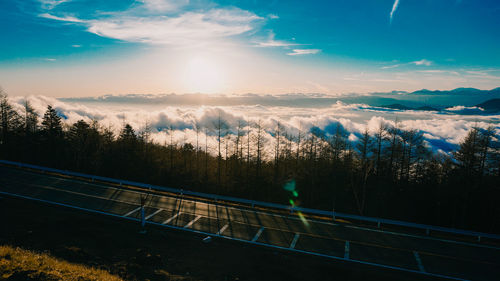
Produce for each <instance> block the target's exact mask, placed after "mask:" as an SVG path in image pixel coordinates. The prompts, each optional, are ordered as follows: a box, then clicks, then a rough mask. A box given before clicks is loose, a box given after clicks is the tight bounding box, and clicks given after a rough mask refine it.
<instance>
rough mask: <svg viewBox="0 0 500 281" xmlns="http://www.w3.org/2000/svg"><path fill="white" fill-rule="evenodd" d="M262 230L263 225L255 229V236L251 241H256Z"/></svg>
mask: <svg viewBox="0 0 500 281" xmlns="http://www.w3.org/2000/svg"><path fill="white" fill-rule="evenodd" d="M262 231H264V227H261V228H260V229H259V231H257V233H255V236H254V237H253V239H252V242H255V241H257V239H259V236H260V235H261V234H262Z"/></svg>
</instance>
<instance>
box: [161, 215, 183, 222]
mask: <svg viewBox="0 0 500 281" xmlns="http://www.w3.org/2000/svg"><path fill="white" fill-rule="evenodd" d="M180 214H182V212H178V213H177V214H175V215H173V216H171V217H170V218H169V219H167V220H166V221H164V222H163V223H162V224H167V223H169V222H171V221H172V220H173V219H175V218H176V217H177V216H178V215H180Z"/></svg>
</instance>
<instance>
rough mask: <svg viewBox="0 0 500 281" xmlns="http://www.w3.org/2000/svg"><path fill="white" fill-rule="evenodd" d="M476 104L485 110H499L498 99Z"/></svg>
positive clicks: (499, 103) (499, 102)
mask: <svg viewBox="0 0 500 281" xmlns="http://www.w3.org/2000/svg"><path fill="white" fill-rule="evenodd" d="M476 106H477V107H481V108H483V109H484V110H486V111H490V112H500V99H491V100H487V101H485V102H483V103H480V104H478V105H476Z"/></svg>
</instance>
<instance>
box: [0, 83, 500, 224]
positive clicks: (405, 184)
mask: <svg viewBox="0 0 500 281" xmlns="http://www.w3.org/2000/svg"><path fill="white" fill-rule="evenodd" d="M0 122H1V124H0V158H2V159H8V160H14V161H22V162H27V163H34V164H39V165H45V166H50V167H54V168H60V169H66V170H73V171H79V172H84V173H90V174H96V175H102V176H107V177H114V178H121V179H128V180H134V181H141V182H147V183H151V184H157V185H164V186H171V187H176V188H184V189H189V190H193V191H201V192H209V193H217V194H223V195H230V196H236V197H244V198H248V199H254V200H263V201H271V202H276V203H281V204H293V205H299V206H304V207H309V208H316V209H323V210H335V211H338V212H345V213H356V214H360V215H365V216H377V217H384V218H392V219H400V220H406V221H414V222H420V223H427V224H434V225H441V226H447V227H457V228H466V229H473V230H479V231H487V232H496V233H499V232H500V206H499V204H498V199H499V198H500V197H499V195H500V184H499V183H500V148H499V145H498V139H499V136H498V135H495V131H494V128H493V127H490V128H487V129H481V128H479V127H473V128H472V129H470V130H469V132H468V133H467V136H466V137H465V138H464V139H463V140H462V142H461V143H460V144H459V146H458V147H457V149H456V151H453V152H452V153H451V154H444V153H436V152H433V151H431V150H430V149H429V148H428V146H427V145H426V144H425V142H424V138H423V135H422V132H420V131H418V130H403V129H402V128H401V127H400V126H399V122H397V121H396V122H395V124H394V125H385V124H383V123H380V126H379V127H378V128H377V129H376V131H372V132H370V131H369V130H368V129H366V130H365V131H364V132H363V134H362V135H361V136H360V138H359V139H358V140H357V141H350V140H349V138H348V133H347V132H346V131H345V130H343V128H342V126H340V125H338V126H337V127H336V130H335V132H334V133H333V134H326V133H325V132H324V131H322V130H320V129H318V128H312V129H311V130H309V131H304V132H299V133H298V134H295V135H292V134H291V133H290V132H287V130H286V129H285V128H284V127H283V126H282V125H281V124H280V123H279V122H278V123H277V125H276V126H275V128H273V129H272V131H270V132H269V130H267V131H266V130H265V128H264V127H263V125H262V123H261V122H260V121H258V122H248V123H245V122H243V121H239V122H238V125H237V127H236V128H235V129H234V132H232V133H230V132H229V128H228V125H227V123H226V122H225V121H224V120H223V118H221V117H220V116H219V118H218V120H217V121H215V122H214V123H213V124H212V126H207V127H202V126H199V125H196V126H194V130H195V132H196V141H195V142H193V143H191V142H187V141H185V142H182V143H177V142H175V141H174V140H173V138H172V134H170V138H169V140H167V141H165V142H164V143H162V144H160V143H155V142H153V141H152V138H151V127H150V125H149V124H146V125H145V127H144V128H143V129H142V130H141V131H139V132H136V131H135V130H134V128H132V126H130V125H129V124H124V125H123V127H122V128H121V130H120V132H119V134H115V133H114V132H113V130H112V128H109V127H105V126H103V125H102V124H99V122H98V121H91V122H86V121H84V120H80V121H77V122H75V123H74V124H69V125H67V124H65V123H64V122H62V120H61V117H60V115H59V114H58V112H57V111H56V110H55V109H54V108H53V107H52V106H50V105H49V106H48V107H47V110H46V112H45V114H44V115H43V116H38V114H37V113H36V112H35V110H34V109H33V107H32V106H31V104H30V103H29V102H28V101H27V100H26V101H25V103H24V108H23V111H22V113H19V112H18V111H16V110H14V108H13V106H12V105H11V104H10V103H9V101H8V99H7V95H6V94H5V93H3V92H2V93H0ZM168 130H169V131H172V130H173V127H172V126H170V127H169V128H168ZM266 132H267V133H271V134H272V135H273V137H274V140H273V141H272V142H269V141H268V139H266V138H265V137H264V135H265V133H266ZM209 134H211V135H213V136H215V137H216V140H217V147H216V148H215V151H216V153H211V152H210V151H209V147H208V141H207V135H209ZM269 148H272V149H269ZM269 151H272V152H269ZM266 153H267V154H269V153H272V155H266Z"/></svg>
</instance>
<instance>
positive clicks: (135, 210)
mask: <svg viewBox="0 0 500 281" xmlns="http://www.w3.org/2000/svg"><path fill="white" fill-rule="evenodd" d="M140 209H141V207H138V208H136V209H133V210H132V211H130V212H128V213H126V214H125V215H123V216H124V217H128V216H130V215H131V214H133V213H135V212H137V211H139V210H140Z"/></svg>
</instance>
